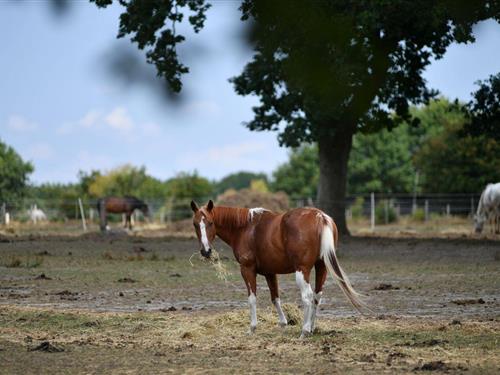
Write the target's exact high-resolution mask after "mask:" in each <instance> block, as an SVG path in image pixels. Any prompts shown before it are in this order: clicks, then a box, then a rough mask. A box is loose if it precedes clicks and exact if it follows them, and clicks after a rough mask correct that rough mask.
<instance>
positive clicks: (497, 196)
mask: <svg viewBox="0 0 500 375" xmlns="http://www.w3.org/2000/svg"><path fill="white" fill-rule="evenodd" d="M486 220H489V222H490V225H491V230H492V231H493V230H494V231H495V233H500V182H499V183H496V184H488V185H486V188H485V189H484V190H483V192H482V193H481V198H480V199H479V204H478V205H477V212H476V215H474V229H475V230H476V233H481V232H482V231H483V226H484V223H485V221H486Z"/></svg>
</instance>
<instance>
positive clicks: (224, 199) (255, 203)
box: [216, 189, 290, 212]
mask: <svg viewBox="0 0 500 375" xmlns="http://www.w3.org/2000/svg"><path fill="white" fill-rule="evenodd" d="M216 205H221V206H230V207H246V208H253V207H264V208H267V209H268V210H271V211H274V212H282V211H286V210H288V209H289V208H290V202H289V200H288V195H286V193H283V192H277V193H270V192H262V191H256V190H251V189H242V190H238V191H235V190H232V189H231V190H228V191H226V192H225V193H224V194H221V195H219V196H218V197H217V202H216Z"/></svg>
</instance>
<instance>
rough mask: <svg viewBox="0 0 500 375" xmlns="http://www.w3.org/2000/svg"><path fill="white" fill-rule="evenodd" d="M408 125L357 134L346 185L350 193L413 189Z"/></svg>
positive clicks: (407, 190)
mask: <svg viewBox="0 0 500 375" xmlns="http://www.w3.org/2000/svg"><path fill="white" fill-rule="evenodd" d="M411 143H412V140H411V137H410V135H409V134H408V125H406V124H403V125H400V126H399V127H397V128H395V129H393V130H392V131H389V130H387V129H384V130H382V131H380V132H378V133H373V134H357V135H356V136H355V137H354V140H353V145H352V151H351V158H350V159H349V170H348V179H347V181H348V182H347V189H348V191H349V193H350V194H356V193H370V192H387V193H408V192H411V191H412V188H413V181H414V176H415V170H414V168H413V165H412V160H411V157H412V156H411V154H410V152H409V150H410V146H411Z"/></svg>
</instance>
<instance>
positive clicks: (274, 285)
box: [266, 275, 288, 327]
mask: <svg viewBox="0 0 500 375" xmlns="http://www.w3.org/2000/svg"><path fill="white" fill-rule="evenodd" d="M266 281H267V286H268V287H269V291H270V292H271V302H272V303H273V305H274V307H276V311H277V312H278V319H279V323H280V326H282V327H284V326H286V325H287V323H288V322H287V321H286V317H285V314H284V313H283V309H282V308H281V301H280V295H279V287H278V277H277V276H276V275H266Z"/></svg>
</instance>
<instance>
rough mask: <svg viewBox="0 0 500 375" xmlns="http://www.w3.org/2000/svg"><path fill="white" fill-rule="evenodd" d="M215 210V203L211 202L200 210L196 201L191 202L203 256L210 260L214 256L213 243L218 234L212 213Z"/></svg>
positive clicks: (194, 223)
mask: <svg viewBox="0 0 500 375" xmlns="http://www.w3.org/2000/svg"><path fill="white" fill-rule="evenodd" d="M213 208H214V202H212V201H211V200H209V201H208V203H207V205H206V206H204V207H202V208H198V205H197V204H196V203H195V202H194V201H191V209H192V210H193V225H194V230H195V231H196V235H197V236H198V241H199V242H200V245H201V249H200V252H201V255H203V256H204V257H205V258H210V256H211V255H212V242H213V241H214V240H215V234H216V232H215V225H214V217H213V213H212V210H213Z"/></svg>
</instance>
